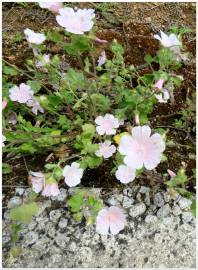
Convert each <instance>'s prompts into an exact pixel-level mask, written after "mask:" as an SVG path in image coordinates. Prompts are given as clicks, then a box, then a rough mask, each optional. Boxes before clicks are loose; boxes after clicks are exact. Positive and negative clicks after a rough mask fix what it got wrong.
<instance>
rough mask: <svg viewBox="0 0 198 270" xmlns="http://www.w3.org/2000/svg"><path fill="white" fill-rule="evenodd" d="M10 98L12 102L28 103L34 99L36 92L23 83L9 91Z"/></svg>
mask: <svg viewBox="0 0 198 270" xmlns="http://www.w3.org/2000/svg"><path fill="white" fill-rule="evenodd" d="M9 93H10V94H9V97H10V99H11V100H12V101H17V102H19V103H26V102H27V101H28V100H29V99H32V97H33V94H34V92H33V91H32V90H31V88H30V86H29V85H27V84H24V83H21V84H20V85H19V87H18V86H14V87H12V88H11V89H10V90H9Z"/></svg>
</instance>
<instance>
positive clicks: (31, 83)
mask: <svg viewBox="0 0 198 270" xmlns="http://www.w3.org/2000/svg"><path fill="white" fill-rule="evenodd" d="M27 84H28V85H29V86H30V87H31V89H32V90H33V91H34V93H37V92H39V90H40V89H41V83H40V82H39V81H35V80H34V81H30V80H29V81H27Z"/></svg>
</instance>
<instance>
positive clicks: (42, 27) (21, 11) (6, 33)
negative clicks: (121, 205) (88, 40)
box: [3, 3, 196, 197]
mask: <svg viewBox="0 0 198 270" xmlns="http://www.w3.org/2000/svg"><path fill="white" fill-rule="evenodd" d="M70 6H77V7H81V8H82V7H86V8H87V7H91V8H94V9H95V10H96V14H97V15H96V18H97V26H98V28H97V36H98V37H99V38H102V39H106V40H108V41H112V40H113V39H117V40H118V41H119V42H121V43H122V44H123V46H124V47H125V62H126V63H127V64H129V63H130V64H134V65H135V66H139V67H140V74H144V73H146V72H148V71H149V70H148V68H144V67H143V68H142V67H141V65H142V64H144V55H145V54H146V53H151V54H154V53H155V52H156V50H157V49H158V46H159V44H158V42H157V41H156V40H155V39H154V38H153V35H154V34H156V33H158V32H159V31H160V30H163V31H165V32H166V31H167V30H169V29H170V27H171V26H178V27H185V28H190V29H191V32H190V33H187V34H185V36H184V40H183V43H184V46H185V47H186V49H187V51H189V52H190V53H191V56H190V57H191V63H190V64H189V65H186V66H182V68H181V69H180V70H178V74H180V75H183V76H184V79H185V80H184V82H183V84H182V86H181V87H180V88H179V89H177V91H175V100H176V102H175V104H173V105H170V104H159V105H157V106H156V107H155V109H154V111H153V113H152V116H151V117H150V118H151V119H152V121H151V125H152V127H153V128H156V127H160V126H161V127H162V126H163V127H165V128H167V129H168V130H169V131H168V134H167V136H168V139H173V140H175V141H176V142H177V143H178V145H177V146H176V147H174V148H173V147H172V148H167V150H166V152H165V154H167V155H168V164H167V163H166V164H165V165H164V164H163V163H162V164H160V165H159V166H158V167H157V172H155V174H154V175H153V176H152V175H151V179H148V177H142V178H141V179H138V182H140V183H141V182H142V184H144V185H149V186H150V185H151V186H154V185H156V180H155V178H156V177H158V176H159V175H160V174H159V172H160V171H163V172H166V169H167V168H169V169H172V170H173V171H177V170H178V169H179V168H180V166H181V162H182V161H185V163H186V164H187V174H188V175H189V176H190V177H191V176H192V169H193V168H195V160H194V159H191V158H189V156H190V155H191V156H192V155H193V154H195V134H194V133H193V132H192V133H191V134H187V133H186V132H185V131H181V130H178V129H176V128H174V127H173V123H174V120H175V119H178V117H179V116H178V114H177V113H178V111H181V110H182V109H185V108H186V98H187V97H191V95H192V93H193V92H195V85H196V78H195V45H196V44H195V43H196V37H195V27H196V26H195V25H196V24H195V17H196V12H195V11H196V7H195V4H194V3H103V4H98V3H72V4H71V5H70ZM53 27H54V28H55V27H57V23H56V21H55V16H54V15H53V14H50V13H49V12H47V11H46V10H44V9H41V8H39V7H38V6H36V5H35V4H30V3H29V4H28V3H26V4H25V5H24V6H23V5H19V4H17V3H3V58H4V59H5V60H6V61H8V62H10V63H12V64H15V65H16V66H18V67H20V68H24V69H25V66H24V60H25V59H27V58H28V57H29V58H30V57H31V55H32V52H31V50H30V49H29V48H28V46H27V42H26V41H25V40H23V41H21V42H15V35H16V33H21V34H22V35H23V30H24V29H25V28H30V29H32V30H35V31H46V30H48V29H51V28H53ZM49 53H51V54H56V53H60V51H59V48H57V47H56V46H54V45H52V46H50V48H49ZM107 55H108V52H107ZM67 62H68V64H70V65H72V66H73V65H74V66H75V65H77V64H76V62H75V60H74V59H70V58H67ZM19 80H20V78H19ZM194 121H195V120H193V119H192V122H190V123H189V125H192V126H193V125H195V122H194ZM186 145H188V146H190V149H188V147H186ZM48 154H49V153H46V154H44V155H43V156H39V157H37V156H36V157H34V158H33V157H32V156H24V157H21V158H9V157H4V162H8V163H9V164H11V165H12V167H13V172H12V173H11V174H10V175H8V176H6V177H4V180H3V193H4V196H5V197H6V196H10V193H11V192H12V190H14V188H15V186H16V185H28V184H27V168H28V169H29V170H33V171H38V170H42V168H43V164H44V163H45V158H46V157H47V156H48ZM26 166H27V168H26ZM108 166H111V164H106V165H105V166H104V167H100V168H99V169H95V170H90V171H87V172H86V174H85V177H84V178H83V181H82V184H83V185H85V186H93V185H94V183H96V184H95V186H100V187H101V186H103V185H104V183H105V185H104V187H114V186H115V185H117V184H115V180H114V177H111V176H107V174H106V172H108V170H107V168H108ZM108 174H109V173H108ZM162 182H163V181H162ZM134 184H136V183H135V181H134ZM132 185H133V184H132ZM157 185H158V186H159V187H160V188H163V187H164V185H163V183H157ZM194 185H195V179H194V178H193V179H192V181H191V183H190V184H189V190H193V187H194Z"/></svg>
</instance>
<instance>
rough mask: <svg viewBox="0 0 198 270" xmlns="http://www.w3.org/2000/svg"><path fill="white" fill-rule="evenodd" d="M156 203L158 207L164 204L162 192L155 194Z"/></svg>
mask: <svg viewBox="0 0 198 270" xmlns="http://www.w3.org/2000/svg"><path fill="white" fill-rule="evenodd" d="M154 204H155V205H156V206H158V207H161V206H163V205H164V199H163V196H162V194H161V193H160V192H158V193H156V194H155V196H154Z"/></svg>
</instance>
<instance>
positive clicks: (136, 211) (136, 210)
mask: <svg viewBox="0 0 198 270" xmlns="http://www.w3.org/2000/svg"><path fill="white" fill-rule="evenodd" d="M145 211H146V205H145V204H144V203H142V202H141V203H138V204H135V205H132V207H131V209H130V211H129V215H130V216H131V217H137V216H140V215H142V214H143V213H144V212H145Z"/></svg>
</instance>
